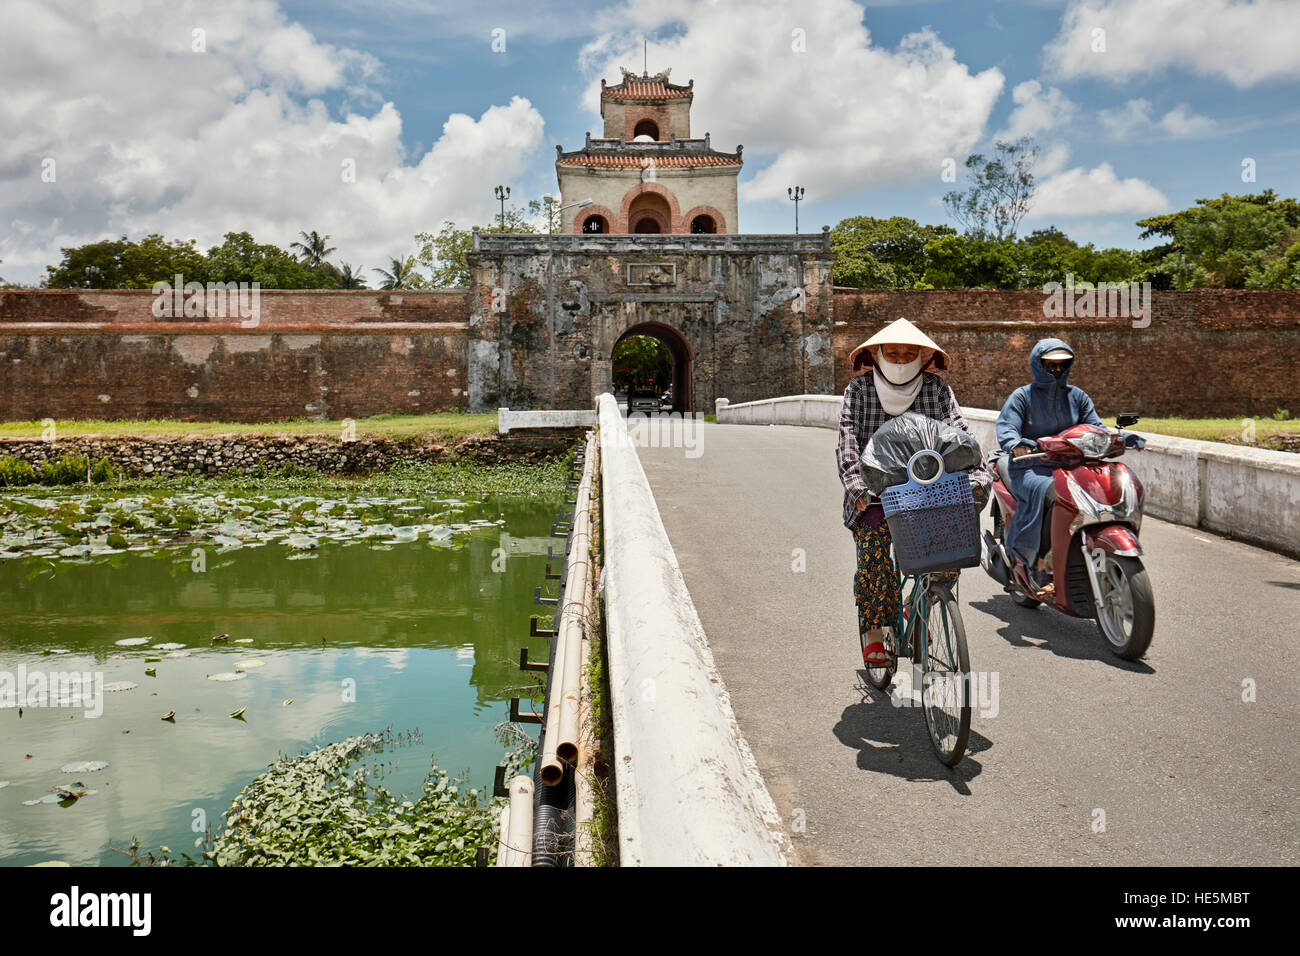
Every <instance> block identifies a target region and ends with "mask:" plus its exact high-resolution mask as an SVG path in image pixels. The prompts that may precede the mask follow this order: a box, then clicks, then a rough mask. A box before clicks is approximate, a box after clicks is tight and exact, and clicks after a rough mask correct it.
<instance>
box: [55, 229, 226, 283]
mask: <svg viewBox="0 0 1300 956" xmlns="http://www.w3.org/2000/svg"><path fill="white" fill-rule="evenodd" d="M61 251H62V253H63V260H62V261H61V262H60V263H59V264H58V265H57V266H46V267H45V271H46V275H45V280H44V282H43V283H42V285H43V286H45V288H47V289H147V288H149V287H151V286H152V285H153V284H154V283H155V282H160V281H166V282H172V281H174V280H175V277H176V275H177V274H179V275H181V276H183V277H184V278H185V281H187V282H188V281H191V280H193V281H199V282H201V281H203V280H204V278H205V276H206V273H207V267H206V262H205V260H204V257H203V253H202V252H200V251H199V250H198V249H197V248H196V247H195V244H194V240H193V239H187V240H185V241H184V242H169V241H168V240H166V239H164V238H163V237H162V236H160V235H158V234H157V233H151V234H150V235H147V236H145V237H144V238H143V239H141V240H140V241H139V242H133V241H131V240H130V239H128V238H127V237H126V236H123V237H122V238H121V239H106V240H104V241H102V242H90V243H86V244H85V245H82V246H71V247H68V248H65V249H62V250H61Z"/></svg>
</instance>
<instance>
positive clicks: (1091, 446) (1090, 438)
mask: <svg viewBox="0 0 1300 956" xmlns="http://www.w3.org/2000/svg"><path fill="white" fill-rule="evenodd" d="M1066 441H1068V442H1069V443H1070V444H1071V445H1073V446H1074V447H1075V448H1077V449H1079V451H1081V452H1082V453H1083V454H1084V455H1085V456H1086V457H1088V458H1100V457H1101V456H1102V455H1104V454H1106V452H1107V451H1108V450H1109V449H1110V436H1109V435H1105V434H1102V433H1101V432H1085V433H1084V434H1082V435H1078V436H1076V437H1074V438H1067V439H1066Z"/></svg>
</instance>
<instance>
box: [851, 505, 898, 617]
mask: <svg viewBox="0 0 1300 956" xmlns="http://www.w3.org/2000/svg"><path fill="white" fill-rule="evenodd" d="M853 544H854V546H855V547H856V549H857V552H858V570H857V572H856V573H855V574H854V575H853V599H854V600H855V601H857V603H858V628H859V630H860V631H861V633H862V636H863V637H864V638H865V637H866V634H867V632H868V631H870V630H872V629H874V628H878V627H893V626H894V625H895V624H897V623H898V602H899V594H898V577H897V574H896V572H895V571H894V562H893V559H892V558H891V557H890V554H889V544H890V537H889V525H888V524H886V523H885V522H883V521H882V522H880V524H878V525H877V526H876V527H874V528H872V527H860V528H854V529H853Z"/></svg>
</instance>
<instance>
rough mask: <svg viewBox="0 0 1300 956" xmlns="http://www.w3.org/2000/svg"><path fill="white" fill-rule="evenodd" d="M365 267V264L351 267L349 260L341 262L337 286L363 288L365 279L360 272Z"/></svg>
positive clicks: (341, 287)
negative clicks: (354, 267)
mask: <svg viewBox="0 0 1300 956" xmlns="http://www.w3.org/2000/svg"><path fill="white" fill-rule="evenodd" d="M365 268H366V267H365V266H360V267H358V268H356V269H353V268H352V264H351V263H350V262H345V263H343V268H342V269H340V270H339V288H340V289H364V288H365V287H366V280H365V277H364V276H362V275H361V273H362V272H364V271H365Z"/></svg>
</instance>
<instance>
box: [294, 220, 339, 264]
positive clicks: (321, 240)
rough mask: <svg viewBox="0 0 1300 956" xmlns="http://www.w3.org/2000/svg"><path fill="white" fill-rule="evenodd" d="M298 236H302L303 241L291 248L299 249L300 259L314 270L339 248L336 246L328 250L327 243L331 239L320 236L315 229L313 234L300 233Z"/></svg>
mask: <svg viewBox="0 0 1300 956" xmlns="http://www.w3.org/2000/svg"><path fill="white" fill-rule="evenodd" d="M298 235H300V236H302V238H303V241H302V242H295V243H292V244H291V245H290V246H289V248H290V249H297V250H298V257H299V258H300V259H302V261H303V262H304V263H305V264H306V265H308V266H310V267H311V268H313V269H315V268H316V267H317V266H319V265H320V264H321V263H322V262H324V261H325V257H326V256H328V255H329V254H330V253H331V252H333V251H334V250H335V248H337V247H335V246H329V247H328V248H327V247H326V246H325V243H327V242H329V239H330V237H329V236H321V235H318V234H317V232H316V230H315V229H313V230H312V231H311V232H300V233H298Z"/></svg>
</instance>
